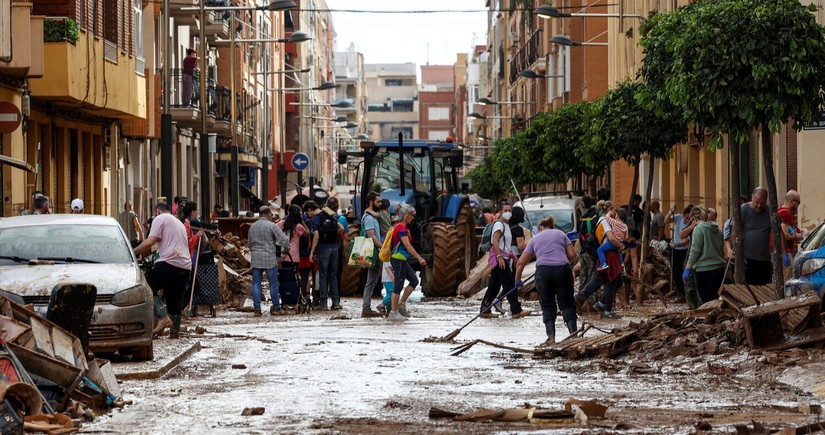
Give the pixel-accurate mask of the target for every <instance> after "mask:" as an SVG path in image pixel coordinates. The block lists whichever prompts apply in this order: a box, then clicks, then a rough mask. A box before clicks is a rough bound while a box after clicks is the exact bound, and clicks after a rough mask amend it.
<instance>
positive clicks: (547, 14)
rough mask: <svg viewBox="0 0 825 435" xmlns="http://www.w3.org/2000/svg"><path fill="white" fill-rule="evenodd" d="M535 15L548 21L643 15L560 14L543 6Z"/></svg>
mask: <svg viewBox="0 0 825 435" xmlns="http://www.w3.org/2000/svg"><path fill="white" fill-rule="evenodd" d="M533 13H534V14H536V15H538V16H539V17H540V18H544V19H548V18H568V17H600V18H641V17H642V16H641V15H638V14H598V13H596V14H594V13H589V12H588V13H582V12H573V13H568V12H559V10H558V9H556V8H554V7H553V6H550V5H543V6H539V7H537V8H536V9H534V10H533Z"/></svg>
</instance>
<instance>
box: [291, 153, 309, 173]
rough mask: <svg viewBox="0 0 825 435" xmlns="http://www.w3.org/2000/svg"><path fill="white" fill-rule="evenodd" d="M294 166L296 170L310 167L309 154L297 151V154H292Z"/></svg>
mask: <svg viewBox="0 0 825 435" xmlns="http://www.w3.org/2000/svg"><path fill="white" fill-rule="evenodd" d="M292 167H293V168H294V169H295V170H296V171H303V170H304V169H306V168H307V167H309V156H307V155H306V154H304V153H295V155H294V156H292Z"/></svg>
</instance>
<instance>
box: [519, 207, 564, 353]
mask: <svg viewBox="0 0 825 435" xmlns="http://www.w3.org/2000/svg"><path fill="white" fill-rule="evenodd" d="M539 228H541V229H542V230H541V232H539V233H538V234H537V235H536V236H535V237H533V238H532V239H530V242H528V243H527V247H526V248H524V253H523V254H521V257H520V258H519V260H518V265H517V266H516V287H521V286H523V285H524V283H523V282H522V281H521V274H522V272H524V267H525V266H527V264H528V263H530V261H532V260H533V258H534V257H535V259H536V277H535V279H536V289H537V290H538V292H539V302H540V303H541V317H542V320H543V321H544V329H545V330H546V332H547V341H545V342H544V345H550V344H554V343H555V342H556V311H558V309H561V315H562V317H563V318H564V323H565V324H566V325H567V330H568V331H569V332H570V333H571V334H572V333H573V332H575V331H576V330H577V329H578V326H576V320H577V317H576V305H575V304H574V302H573V269H572V268H571V267H570V262H571V261H573V259H575V258H576V251H575V250H574V249H573V245H572V244H571V243H570V239H568V238H567V234H565V233H564V231H561V230H559V229H556V220H555V218H554V217H553V216H552V215H550V216H548V217H546V218H544V220H542V221H541V223H540V224H539ZM557 299H558V308H557V307H556V300H557Z"/></svg>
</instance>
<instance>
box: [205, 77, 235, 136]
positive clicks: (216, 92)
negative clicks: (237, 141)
mask: <svg viewBox="0 0 825 435" xmlns="http://www.w3.org/2000/svg"><path fill="white" fill-rule="evenodd" d="M230 95H231V94H230V92H229V88H227V87H226V86H221V85H215V82H214V81H213V80H209V81H208V83H207V94H206V99H207V103H206V106H207V112H206V113H208V114H209V116H211V117H213V118H214V119H215V123H214V125H213V126H212V128H210V129H209V132H210V133H215V134H217V135H218V136H230V135H231V134H232V130H230V127H229V126H230V122H229V120H230V118H231V110H232V107H230V106H231V104H232V100H230V99H229V96H230Z"/></svg>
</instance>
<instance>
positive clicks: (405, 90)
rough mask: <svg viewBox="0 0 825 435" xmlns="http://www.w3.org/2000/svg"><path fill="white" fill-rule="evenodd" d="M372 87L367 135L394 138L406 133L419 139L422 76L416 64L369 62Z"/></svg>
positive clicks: (367, 70) (406, 136)
mask: <svg viewBox="0 0 825 435" xmlns="http://www.w3.org/2000/svg"><path fill="white" fill-rule="evenodd" d="M364 70H365V71H366V79H367V88H368V89H369V90H370V93H369V100H368V101H369V103H368V108H367V111H368V112H369V127H368V129H367V134H368V135H369V137H370V139H372V140H381V139H390V138H396V137H398V133H402V134H403V135H404V137H405V138H407V139H418V138H420V136H419V131H418V122H419V116H418V111H419V104H418V77H417V76H416V66H415V64H413V63H401V64H369V63H367V64H365V65H364Z"/></svg>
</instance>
